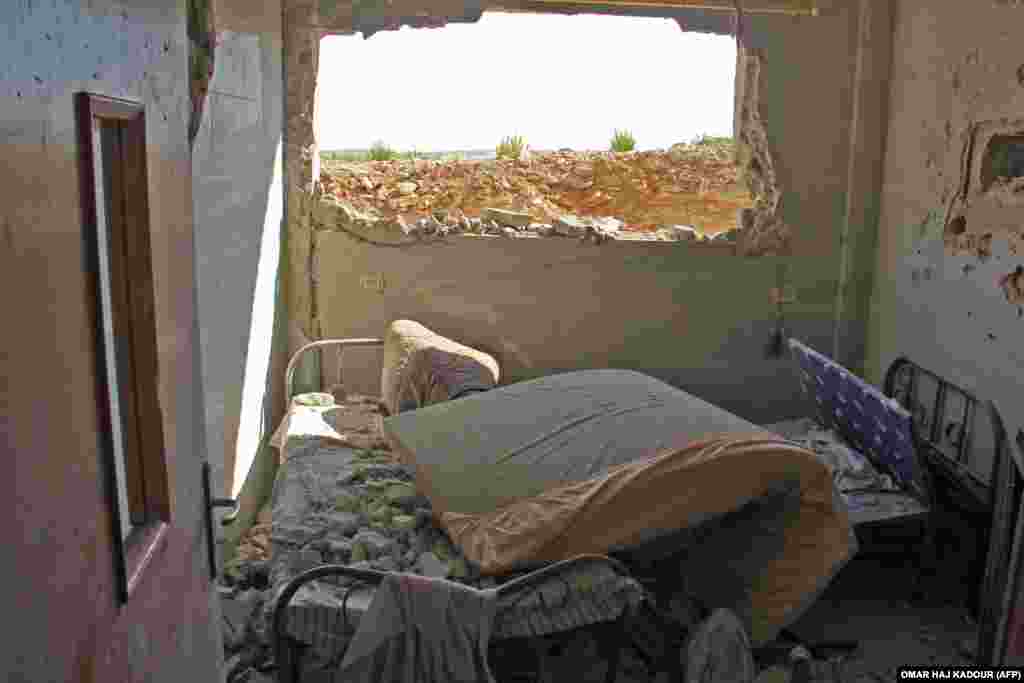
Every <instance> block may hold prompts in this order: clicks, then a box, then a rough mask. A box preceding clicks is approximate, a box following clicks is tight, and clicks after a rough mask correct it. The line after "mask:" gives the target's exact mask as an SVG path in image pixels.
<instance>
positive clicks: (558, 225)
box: [552, 215, 588, 237]
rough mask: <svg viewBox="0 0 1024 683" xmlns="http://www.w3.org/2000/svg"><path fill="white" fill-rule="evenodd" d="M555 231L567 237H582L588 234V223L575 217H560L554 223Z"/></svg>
mask: <svg viewBox="0 0 1024 683" xmlns="http://www.w3.org/2000/svg"><path fill="white" fill-rule="evenodd" d="M552 225H553V226H554V229H555V231H556V232H557V233H558V234H560V235H565V236H566V237H580V236H582V235H584V234H586V232H587V228H588V223H587V222H586V221H584V220H582V219H580V218H577V217H576V216H573V215H567V216H559V217H558V218H556V219H555V220H554V222H553V223H552Z"/></svg>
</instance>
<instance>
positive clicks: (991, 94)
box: [868, 0, 1024, 435]
mask: <svg viewBox="0 0 1024 683" xmlns="http://www.w3.org/2000/svg"><path fill="white" fill-rule="evenodd" d="M896 18H897V21H896V32H895V44H896V45H898V46H899V48H900V49H899V50H897V51H896V52H895V57H894V62H893V78H892V82H891V85H890V110H891V116H890V120H889V126H888V136H887V138H888V144H887V152H886V161H885V186H884V193H883V195H882V202H883V208H882V219H881V227H880V235H879V238H880V242H879V251H878V257H877V258H878V262H877V263H878V272H879V273H885V276H884V277H879V278H877V281H876V287H875V291H874V299H873V302H872V307H871V328H870V329H871V332H870V336H869V338H870V347H869V353H868V366H869V368H870V375H871V376H872V377H873V378H874V379H878V378H880V376H881V373H882V372H883V371H884V368H885V367H886V366H887V365H888V363H890V362H891V361H892V360H893V359H894V358H896V357H898V356H900V355H907V356H909V357H910V358H912V359H913V360H915V361H917V362H918V363H920V364H921V365H923V366H924V367H927V368H930V369H932V370H934V371H935V372H938V373H940V374H943V375H945V376H946V377H948V378H949V379H951V380H952V381H954V382H956V383H958V384H961V385H962V386H964V387H965V388H967V389H969V390H972V391H974V392H975V393H976V394H977V395H978V396H979V397H981V398H982V399H993V400H995V401H996V402H997V404H998V407H999V409H1000V411H1001V413H1002V416H1003V419H1004V421H1005V422H1006V423H1007V428H1008V429H1009V430H1010V433H1011V435H1012V434H1013V433H1014V432H1015V431H1016V430H1017V429H1018V428H1020V427H1022V426H1024V413H1022V411H1021V410H1020V407H1019V406H1020V397H1019V393H1020V387H1021V385H1022V384H1024V346H1022V344H1021V339H1022V334H1024V309H1022V308H1021V305H1020V302H1019V299H1018V295H1017V293H1016V289H1015V288H1016V287H1017V286H1018V284H1017V283H1019V282H1020V281H1019V279H1017V276H1016V275H1014V274H1015V273H1018V272H1024V271H1019V270H1018V269H1019V268H1021V267H1022V265H1024V249H1022V239H1021V237H1022V234H1021V231H1024V206H1020V205H1018V206H1013V205H1012V204H1013V202H1009V205H1005V204H1007V203H1006V202H1002V204H1004V205H1000V204H1001V202H1000V201H999V200H998V198H992V197H986V196H984V195H985V193H984V192H983V188H982V183H980V182H979V181H980V178H981V176H980V171H979V170H978V169H979V168H980V166H979V165H978V164H977V163H972V162H971V148H972V146H973V147H974V150H973V151H974V155H975V156H974V160H975V162H978V161H980V160H981V157H979V156H978V154H979V153H980V152H983V150H984V148H985V144H984V140H985V136H986V131H988V133H989V134H991V133H993V132H997V131H998V130H999V129H1000V128H1004V127H1005V126H1007V125H1008V126H1010V128H1011V129H1014V123H1013V122H1014V121H1020V120H1021V119H1024V79H1022V78H1021V73H1022V69H1024V53H1022V52H1021V50H1020V32H1019V30H1018V27H1019V26H1020V25H1021V24H1022V22H1024V7H1022V6H1020V5H1019V4H1012V3H1011V4H1007V3H997V2H986V3H974V4H972V5H971V6H970V7H966V6H962V5H957V4H955V3H931V2H924V1H923V0H901V2H899V3H898V9H897V15H896ZM961 218H963V220H960V219H961Z"/></svg>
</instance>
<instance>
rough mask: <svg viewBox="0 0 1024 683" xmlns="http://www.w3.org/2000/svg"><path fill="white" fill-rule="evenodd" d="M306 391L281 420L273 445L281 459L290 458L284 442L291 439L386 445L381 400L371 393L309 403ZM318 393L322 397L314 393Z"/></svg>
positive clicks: (343, 444) (365, 445)
mask: <svg viewBox="0 0 1024 683" xmlns="http://www.w3.org/2000/svg"><path fill="white" fill-rule="evenodd" d="M306 396H307V394H299V395H298V396H296V397H295V398H294V399H293V400H292V405H291V407H290V408H289V409H288V412H287V413H286V414H285V416H284V417H283V418H282V419H281V422H280V424H278V426H277V429H276V430H275V431H274V434H273V435H272V436H271V437H270V445H271V446H273V447H274V448H276V449H277V450H278V451H279V452H280V457H281V460H282V461H283V460H284V459H285V458H286V457H287V449H286V448H285V445H286V443H287V441H288V439H289V438H295V437H302V438H310V437H315V438H320V439H323V440H324V441H325V442H330V443H335V444H338V445H340V446H348V447H350V448H387V447H388V443H387V441H386V440H385V439H384V432H383V427H382V422H381V419H382V415H381V411H380V402H379V401H378V400H377V399H374V398H370V397H368V396H359V395H357V394H350V395H348V396H346V397H345V398H344V399H343V400H342V401H341V403H337V404H336V403H335V402H334V399H333V398H331V401H330V402H326V401H325V402H324V403H323V404H322V405H309V404H308V403H307V402H306V401H305V400H304V397H306ZM315 396H322V395H321V394H315Z"/></svg>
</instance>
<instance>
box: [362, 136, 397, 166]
mask: <svg viewBox="0 0 1024 683" xmlns="http://www.w3.org/2000/svg"><path fill="white" fill-rule="evenodd" d="M367 156H368V157H369V159H370V161H391V160H392V159H394V158H395V157H396V156H398V152H396V151H395V150H393V149H392V148H391V147H388V146H387V145H386V144H384V141H383V140H377V141H376V142H374V143H373V144H372V145H370V151H369V152H368V153H367Z"/></svg>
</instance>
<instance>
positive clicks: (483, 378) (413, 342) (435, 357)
mask: <svg viewBox="0 0 1024 683" xmlns="http://www.w3.org/2000/svg"><path fill="white" fill-rule="evenodd" d="M498 377H499V370H498V362H497V361H496V360H495V359H494V358H493V357H492V356H490V355H488V354H486V353H484V352H483V351H480V350H478V349H474V348H471V347H469V346H465V345H463V344H460V343H458V342H456V341H454V340H452V339H448V338H447V337H442V336H441V335H439V334H437V333H436V332H434V331H432V330H430V329H427V328H426V327H424V326H423V325H421V324H419V323H417V322H413V321H412V320H396V321H394V322H393V323H391V325H389V326H388V329H387V332H386V333H385V335H384V368H383V370H382V372H381V390H382V392H383V396H382V397H383V400H384V405H385V406H386V407H387V409H388V412H389V413H390V414H391V415H397V414H398V413H400V412H403V411H406V410H415V409H416V408H421V407H423V406H427V405H431V404H433V403H439V402H441V401H447V400H449V399H452V398H457V397H459V396H462V395H464V394H466V393H467V392H471V391H486V390H488V389H490V388H492V387H494V385H496V384H497V383H498Z"/></svg>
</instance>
